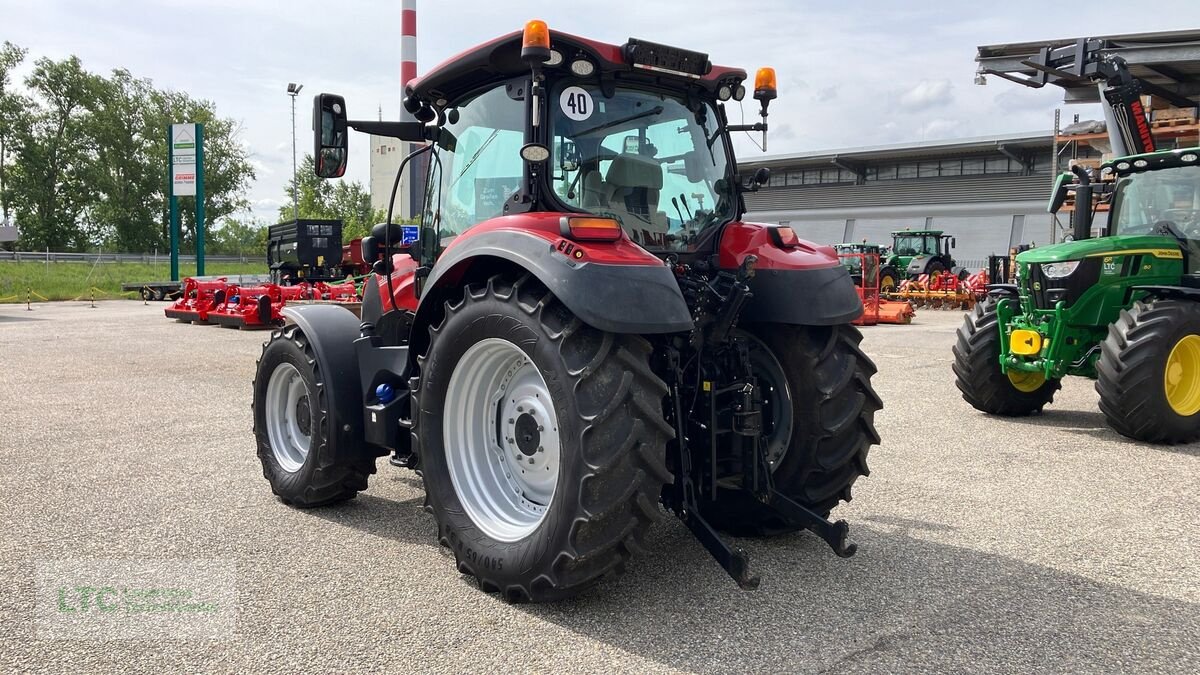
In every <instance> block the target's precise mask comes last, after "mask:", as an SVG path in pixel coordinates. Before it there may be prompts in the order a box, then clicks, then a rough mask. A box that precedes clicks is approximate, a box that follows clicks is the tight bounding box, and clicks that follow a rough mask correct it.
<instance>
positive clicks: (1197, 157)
mask: <svg viewBox="0 0 1200 675" xmlns="http://www.w3.org/2000/svg"><path fill="white" fill-rule="evenodd" d="M1179 166H1200V148H1180V149H1177V150H1160V151H1158V152H1147V153H1144V154H1141V155H1129V156H1128V157H1118V158H1116V159H1113V160H1109V161H1107V162H1105V163H1104V164H1102V165H1101V166H1100V173H1101V174H1103V175H1105V176H1110V175H1112V174H1114V173H1115V174H1116V175H1118V176H1128V175H1130V174H1135V173H1142V172H1143V171H1155V170H1157V169H1173V168H1175V167H1179Z"/></svg>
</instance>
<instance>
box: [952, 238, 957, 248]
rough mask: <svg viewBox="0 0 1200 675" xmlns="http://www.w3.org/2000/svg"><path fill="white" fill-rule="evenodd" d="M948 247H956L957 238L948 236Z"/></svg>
mask: <svg viewBox="0 0 1200 675" xmlns="http://www.w3.org/2000/svg"><path fill="white" fill-rule="evenodd" d="M950 248H958V239H956V238H954V237H950Z"/></svg>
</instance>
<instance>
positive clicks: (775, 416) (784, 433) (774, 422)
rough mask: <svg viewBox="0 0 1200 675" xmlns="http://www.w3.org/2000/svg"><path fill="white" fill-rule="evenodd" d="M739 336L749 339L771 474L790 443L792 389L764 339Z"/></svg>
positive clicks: (751, 361)
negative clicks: (760, 398) (759, 391)
mask: <svg viewBox="0 0 1200 675" xmlns="http://www.w3.org/2000/svg"><path fill="white" fill-rule="evenodd" d="M741 335H742V336H743V337H746V338H748V339H749V341H750V367H751V368H752V369H753V371H754V378H755V379H756V380H758V385H759V388H760V389H761V390H762V391H761V394H760V395H761V396H762V421H763V433H764V434H765V435H766V437H767V465H768V466H770V468H771V472H772V473H774V472H775V470H776V469H778V468H779V465H780V463H781V462H782V461H783V458H784V456H785V455H787V451H788V448H789V447H790V446H791V444H792V425H793V424H795V419H794V415H793V408H792V390H791V387H789V386H788V381H787V375H786V374H784V372H783V366H782V365H780V364H779V359H777V358H775V354H773V353H772V352H771V349H770V347H768V346H767V345H766V344H765V343H764V342H762V341H761V340H759V339H758V338H756V337H754V336H753V335H750V334H749V333H745V332H742V333H741Z"/></svg>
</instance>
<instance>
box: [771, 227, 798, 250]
mask: <svg viewBox="0 0 1200 675" xmlns="http://www.w3.org/2000/svg"><path fill="white" fill-rule="evenodd" d="M767 231H768V232H770V233H771V241H773V242H775V245H776V246H778V247H779V248H796V247H797V246H799V245H800V237H797V236H796V232H795V231H794V230H792V228H790V227H768V228H767Z"/></svg>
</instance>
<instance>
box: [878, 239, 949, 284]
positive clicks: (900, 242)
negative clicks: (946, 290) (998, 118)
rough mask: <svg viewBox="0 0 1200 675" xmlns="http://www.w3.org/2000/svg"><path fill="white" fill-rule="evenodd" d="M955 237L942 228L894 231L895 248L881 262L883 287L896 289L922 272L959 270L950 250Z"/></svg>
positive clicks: (880, 269) (880, 271)
mask: <svg viewBox="0 0 1200 675" xmlns="http://www.w3.org/2000/svg"><path fill="white" fill-rule="evenodd" d="M954 244H955V241H954V237H952V236H950V235H948V234H945V233H943V232H942V231H941V230H899V231H897V232H893V233H892V248H891V250H890V251H888V253H887V255H886V256H884V258H883V260H882V261H881V262H880V265H879V290H881V291H883V292H884V293H887V292H889V291H893V290H895V289H896V287H897V286H899V285H900V282H901V281H903V280H904V279H915V278H917V277H919V276H921V275H922V274H931V275H932V274H940V273H942V272H945V271H947V270H955V271H957V267H958V266H957V264H956V263H955V262H954V256H953V255H951V253H950V249H952V248H954Z"/></svg>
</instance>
